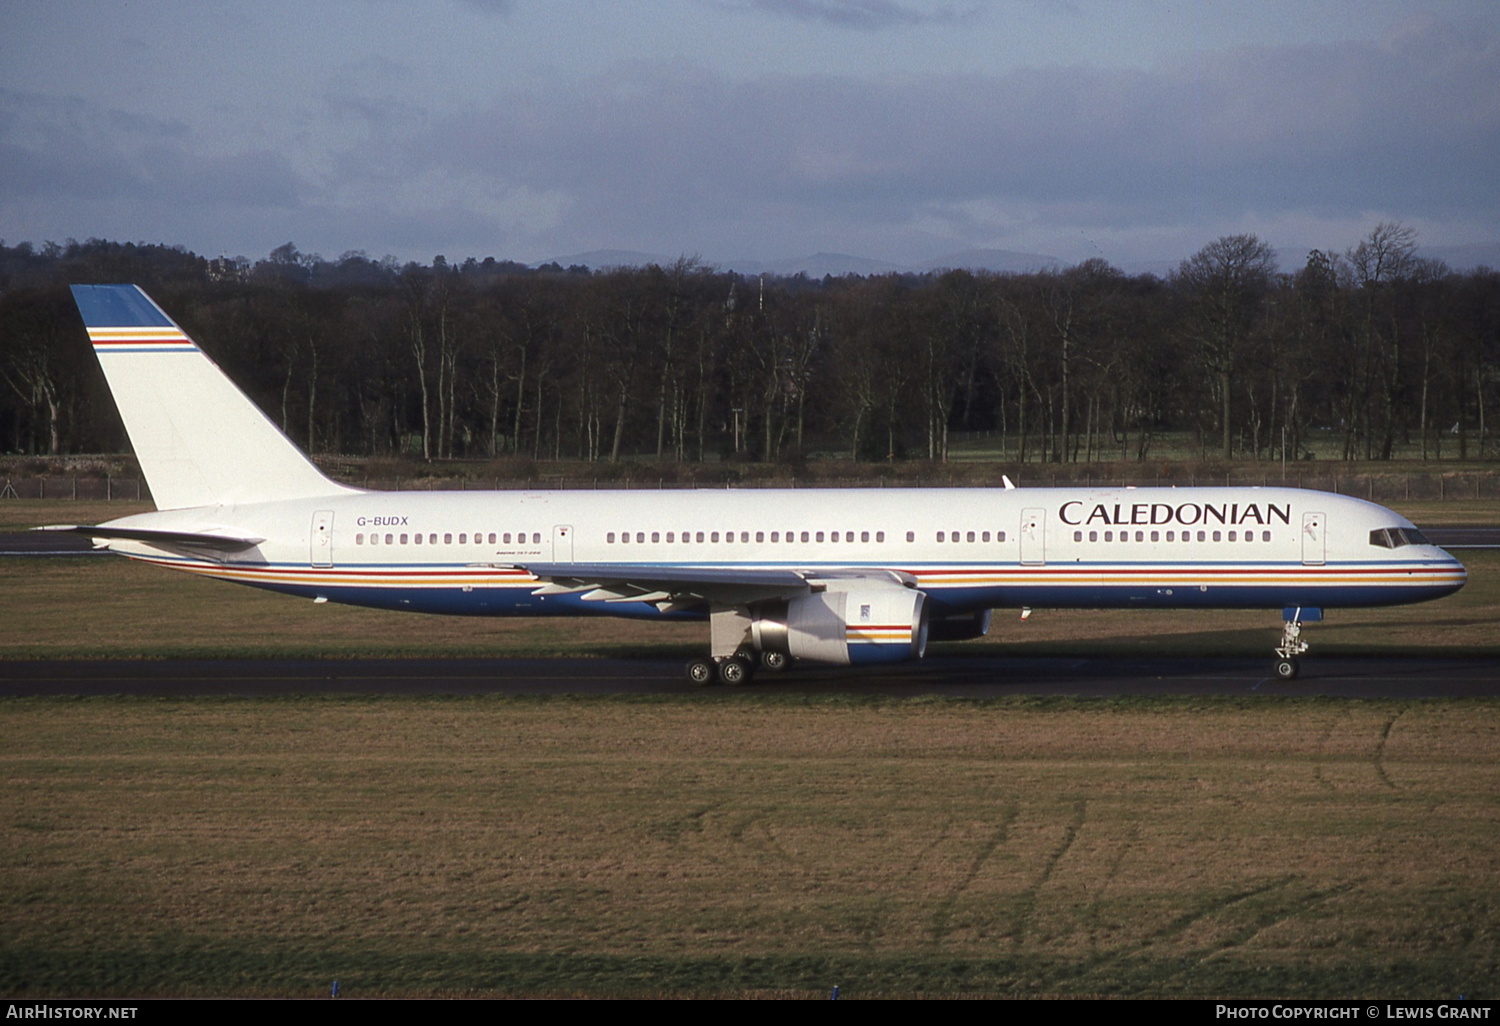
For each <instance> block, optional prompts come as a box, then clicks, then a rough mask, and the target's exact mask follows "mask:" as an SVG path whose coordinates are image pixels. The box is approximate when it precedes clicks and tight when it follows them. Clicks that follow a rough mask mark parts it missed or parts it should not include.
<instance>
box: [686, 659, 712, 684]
mask: <svg viewBox="0 0 1500 1026" xmlns="http://www.w3.org/2000/svg"><path fill="white" fill-rule="evenodd" d="M687 679H688V683H689V684H694V685H696V686H698V687H700V688H703V687H707V686H708V685H710V684H712V683H714V682H715V681H717V680H718V679H719V668H718V667H717V666H715V665H714V661H713V660H712V659H693V660H690V661H689V662H688V664H687Z"/></svg>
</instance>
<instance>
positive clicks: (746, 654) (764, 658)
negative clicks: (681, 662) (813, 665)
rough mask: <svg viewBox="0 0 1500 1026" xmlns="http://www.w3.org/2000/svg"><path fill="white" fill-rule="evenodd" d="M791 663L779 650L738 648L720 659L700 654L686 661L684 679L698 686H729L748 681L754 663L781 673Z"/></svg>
mask: <svg viewBox="0 0 1500 1026" xmlns="http://www.w3.org/2000/svg"><path fill="white" fill-rule="evenodd" d="M791 662H792V661H791V659H790V658H788V657H787V656H786V655H785V654H784V653H781V652H760V653H756V652H755V651H753V650H750V649H741V650H740V651H738V652H736V653H735V654H734V655H732V656H728V657H726V658H724V659H710V658H708V657H707V656H701V657H699V658H697V659H691V660H689V661H688V664H687V678H688V681H689V683H692V684H696V685H698V686H699V687H707V686H708V685H710V684H728V685H730V686H731V687H737V686H739V685H741V684H749V683H751V681H752V680H753V679H754V677H755V670H756V665H757V664H759V667H760V669H762V670H765V671H766V672H768V673H782V672H785V670H786V669H787V667H788V666H790V665H791Z"/></svg>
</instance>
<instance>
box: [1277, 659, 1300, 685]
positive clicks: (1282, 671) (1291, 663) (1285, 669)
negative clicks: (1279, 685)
mask: <svg viewBox="0 0 1500 1026" xmlns="http://www.w3.org/2000/svg"><path fill="white" fill-rule="evenodd" d="M1299 669H1301V667H1299V666H1298V665H1297V660H1295V659H1278V660H1277V661H1276V676H1278V677H1280V678H1281V679H1282V680H1294V679H1295V678H1296V676H1297V671H1298V670H1299Z"/></svg>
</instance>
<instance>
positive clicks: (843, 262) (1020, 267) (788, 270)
mask: <svg viewBox="0 0 1500 1026" xmlns="http://www.w3.org/2000/svg"><path fill="white" fill-rule="evenodd" d="M678 259H679V258H678V257H672V256H666V255H664V254H661V253H642V252H639V251H637V250H630V249H595V250H590V251H588V252H587V253H574V254H572V255H571V256H557V257H552V258H551V259H550V260H544V261H542V263H556V264H560V265H562V266H563V267H572V266H574V265H576V264H582V265H583V266H585V267H587V268H589V269H590V270H595V271H599V270H608V269H609V268H612V267H646V266H647V265H649V264H656V265H658V266H660V267H670V266H671V265H672V264H674V263H676V262H677V260H678ZM703 262H704V263H705V264H708V265H710V266H715V267H718V268H719V269H721V270H725V271H737V272H739V273H740V274H769V275H776V276H778V277H791V276H793V275H797V274H805V275H807V276H808V277H809V278H823V277H828V276H831V277H834V278H841V277H843V276H844V275H847V274H857V275H861V276H865V277H868V276H870V275H877V274H923V273H926V272H929V271H947V270H966V271H999V272H1024V271H1038V270H1045V269H1048V268H1055V267H1062V266H1064V264H1063V262H1062V261H1060V260H1058V259H1057V258H1056V257H1050V256H1045V255H1043V254H1040V253H1018V252H1015V251H1013V250H1008V249H969V250H964V251H963V252H960V253H951V254H949V255H947V256H943V257H939V258H937V259H936V260H928V261H926V262H925V263H920V264H896V263H892V262H891V261H889V260H875V259H872V258H870V257H862V256H855V255H853V254H850V253H814V254H812V255H811V256H804V257H787V258H783V259H779V260H752V259H748V258H740V259H735V260H709V259H704V260H703Z"/></svg>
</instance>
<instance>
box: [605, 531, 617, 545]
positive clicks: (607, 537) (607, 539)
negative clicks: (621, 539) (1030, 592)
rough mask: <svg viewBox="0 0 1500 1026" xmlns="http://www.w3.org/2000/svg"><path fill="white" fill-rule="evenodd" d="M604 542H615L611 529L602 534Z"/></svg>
mask: <svg viewBox="0 0 1500 1026" xmlns="http://www.w3.org/2000/svg"><path fill="white" fill-rule="evenodd" d="M604 542H605V544H607V545H613V544H614V543H615V532H613V531H611V532H609V533H608V534H606V535H605V536H604Z"/></svg>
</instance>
